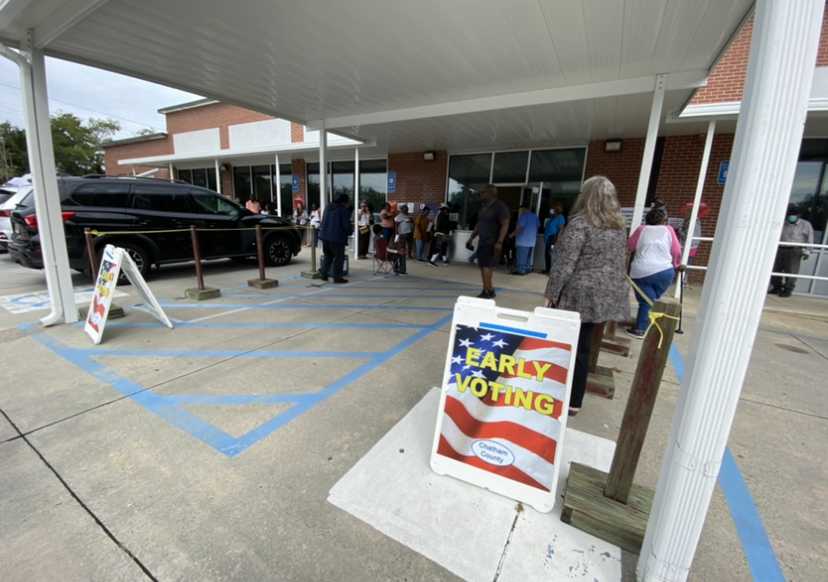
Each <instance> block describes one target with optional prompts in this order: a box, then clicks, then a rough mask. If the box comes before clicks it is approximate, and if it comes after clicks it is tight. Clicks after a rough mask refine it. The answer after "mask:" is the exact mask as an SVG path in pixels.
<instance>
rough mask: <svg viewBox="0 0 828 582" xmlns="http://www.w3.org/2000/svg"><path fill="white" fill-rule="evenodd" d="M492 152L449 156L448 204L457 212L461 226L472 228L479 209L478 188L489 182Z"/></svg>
mask: <svg viewBox="0 0 828 582" xmlns="http://www.w3.org/2000/svg"><path fill="white" fill-rule="evenodd" d="M491 162H492V154H474V155H470V156H451V158H450V159H449V187H448V205H449V208H450V210H451V212H452V213H458V214H459V219H458V224H459V225H460V227H461V228H468V229H471V228H474V225H475V224H477V214H478V211H479V210H480V189H481V188H482V187H483V186H485V185H486V184H487V183H488V182H489V170H490V169H491Z"/></svg>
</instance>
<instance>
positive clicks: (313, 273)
mask: <svg viewBox="0 0 828 582" xmlns="http://www.w3.org/2000/svg"><path fill="white" fill-rule="evenodd" d="M308 228H309V230H308V233H310V237H311V268H310V271H302V276H303V277H304V278H305V279H321V278H322V273H320V272H319V269H317V268H316V227H315V226H310V227H308Z"/></svg>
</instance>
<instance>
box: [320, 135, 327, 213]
mask: <svg viewBox="0 0 828 582" xmlns="http://www.w3.org/2000/svg"><path fill="white" fill-rule="evenodd" d="M327 149H328V132H327V131H326V130H325V124H324V123H323V124H322V127H320V128H319V212H320V214H322V213H324V212H325V206H326V205H327V202H328V160H327V156H326V155H325V154H326V153H327V152H326V150H327Z"/></svg>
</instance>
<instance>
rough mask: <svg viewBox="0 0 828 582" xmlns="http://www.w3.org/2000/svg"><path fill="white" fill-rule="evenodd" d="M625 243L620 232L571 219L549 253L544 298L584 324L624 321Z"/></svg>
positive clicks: (626, 315) (627, 307)
mask: <svg viewBox="0 0 828 582" xmlns="http://www.w3.org/2000/svg"><path fill="white" fill-rule="evenodd" d="M626 243H627V235H626V233H625V232H624V231H623V230H620V229H614V230H611V229H605V228H595V227H594V226H592V225H590V224H589V223H588V222H587V221H586V220H585V219H584V218H583V217H582V216H575V217H573V218H572V220H571V221H570V223H569V224H568V225H567V226H566V228H565V229H564V231H563V234H562V235H561V236H560V237H559V238H558V242H557V244H556V245H555V248H554V249H553V251H552V270H551V271H550V275H549V282H548V283H547V285H546V297H547V298H548V299H551V300H552V301H553V302H554V303H555V306H556V307H557V308H558V309H567V310H569V311H577V312H578V313H580V314H581V321H583V322H603V321H627V320H628V319H629V317H630V303H629V287H628V286H627V281H626V279H625V275H626V273H627V244H626Z"/></svg>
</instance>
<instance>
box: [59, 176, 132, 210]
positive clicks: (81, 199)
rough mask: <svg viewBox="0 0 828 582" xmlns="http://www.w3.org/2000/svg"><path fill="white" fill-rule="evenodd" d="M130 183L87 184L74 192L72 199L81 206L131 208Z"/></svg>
mask: <svg viewBox="0 0 828 582" xmlns="http://www.w3.org/2000/svg"><path fill="white" fill-rule="evenodd" d="M129 187H130V185H129V184H128V183H122V184H113V183H111V182H109V183H106V182H104V183H100V184H85V185H83V186H80V187H79V188H78V189H77V190H75V191H74V192H73V193H72V198H71V201H73V202H74V203H75V204H77V205H79V206H107V207H109V208H129V207H130V206H131V201H130V196H129Z"/></svg>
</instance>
